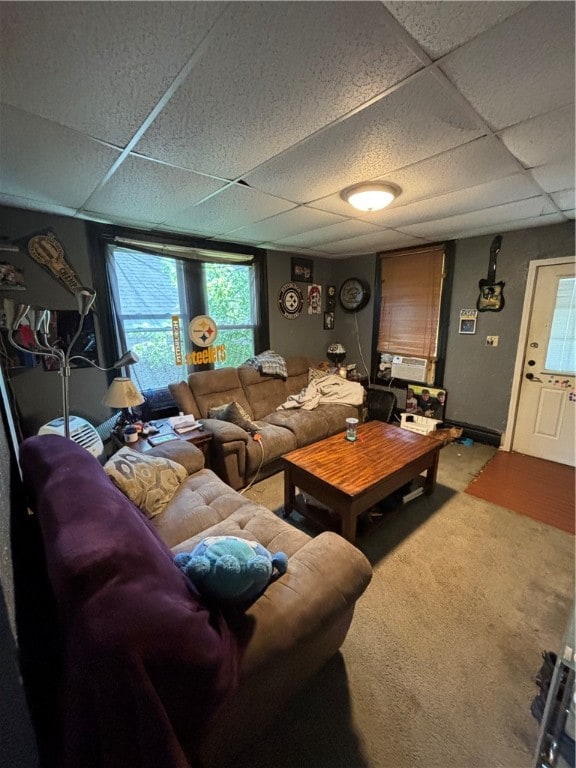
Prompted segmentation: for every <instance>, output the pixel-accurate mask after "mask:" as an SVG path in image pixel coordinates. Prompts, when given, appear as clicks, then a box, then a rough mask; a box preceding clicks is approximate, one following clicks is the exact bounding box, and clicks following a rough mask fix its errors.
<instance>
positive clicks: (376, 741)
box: [234, 444, 574, 768]
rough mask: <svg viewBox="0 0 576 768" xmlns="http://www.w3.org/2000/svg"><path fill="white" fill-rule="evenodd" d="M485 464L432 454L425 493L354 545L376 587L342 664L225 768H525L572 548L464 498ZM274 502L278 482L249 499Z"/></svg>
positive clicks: (565, 600) (463, 452) (534, 524)
mask: <svg viewBox="0 0 576 768" xmlns="http://www.w3.org/2000/svg"><path fill="white" fill-rule="evenodd" d="M494 453H495V450H494V449H493V448H491V447H489V446H484V445H480V444H475V445H474V446H471V447H465V446H461V445H457V444H452V445H449V446H447V447H446V448H443V449H442V451H441V454H440V466H439V471H438V485H437V487H436V490H435V492H434V494H433V495H432V496H429V497H424V496H421V497H419V498H416V499H414V500H413V501H411V502H409V503H408V504H406V505H404V506H402V507H400V508H399V509H397V510H396V511H394V512H390V513H389V514H386V515H385V516H384V519H383V520H382V522H381V524H380V525H379V527H378V528H377V530H374V531H372V532H367V533H366V534H365V535H363V536H360V538H359V540H358V546H359V547H360V549H362V551H363V552H364V553H365V554H366V556H367V557H368V559H369V560H370V562H371V563H372V565H373V568H374V576H373V579H372V582H371V584H370V585H369V587H368V589H367V590H366V592H365V593H364V595H363V596H362V597H361V598H360V600H359V601H358V603H357V607H356V612H355V616H354V620H353V622H352V626H351V628H350V631H349V633H348V636H347V638H346V640H345V642H344V644H343V646H342V648H341V651H340V652H339V653H338V654H337V655H336V656H335V657H334V658H333V659H332V660H331V661H330V662H329V663H328V664H327V665H326V666H325V667H324V669H322V670H321V671H320V672H319V673H318V675H316V676H315V677H314V678H313V679H312V680H311V681H309V683H308V684H307V686H306V687H305V689H304V690H302V691H301V692H300V693H299V694H297V695H296V696H295V697H294V698H293V699H292V701H291V702H290V703H289V704H288V705H287V706H286V708H285V710H284V711H283V713H282V716H281V717H279V718H277V720H276V721H275V722H274V724H273V725H272V727H271V728H269V729H268V731H267V732H265V733H263V734H262V736H261V738H260V740H259V742H258V744H257V745H256V746H255V747H254V748H253V749H251V750H250V751H249V752H248V753H246V754H244V755H243V756H241V757H240V758H239V759H237V760H235V761H234V766H235V768H249V767H250V768H264V767H265V766H266V768H269V766H271V765H273V766H274V767H275V768H297V767H300V766H305V767H306V768H308V767H310V768H388V767H390V768H436V767H438V768H446V766H451V767H452V768H488V767H490V768H531V766H532V765H533V760H534V750H535V746H536V743H537V739H538V723H537V722H536V721H535V720H534V718H533V717H532V715H531V714H530V702H531V700H532V698H533V697H534V695H535V694H536V691H537V689H536V686H535V683H534V676H535V674H536V672H537V670H538V668H539V666H540V663H541V652H542V650H544V649H550V650H556V651H557V650H559V648H560V644H561V642H562V637H563V634H564V631H565V625H566V622H567V619H568V615H569V612H570V607H571V603H572V600H573V595H574V541H573V537H572V536H570V535H569V534H567V533H565V532H563V531H561V530H558V529H557V528H554V527H552V526H549V525H545V524H543V523H541V522H538V521H536V520H533V519H531V518H529V517H526V516H523V515H518V514H515V513H514V512H510V511H508V510H507V509H505V508H503V507H502V506H500V505H495V504H492V503H490V502H488V501H485V500H483V499H479V498H476V497H474V496H472V495H470V494H468V493H465V490H466V488H467V487H468V486H469V484H470V482H471V480H472V479H473V478H474V477H476V476H477V475H478V474H479V472H480V470H481V469H482V467H483V466H484V465H485V464H486V462H487V461H488V460H489V459H491V458H492V456H493V455H494ZM282 494H283V478H282V474H279V475H275V476H273V477H270V478H267V479H266V480H263V481H262V482H260V483H257V484H255V485H254V486H253V487H252V488H251V489H250V490H249V491H248V492H247V495H248V496H249V497H250V498H252V499H253V500H255V501H258V502H260V503H262V504H264V505H265V506H267V507H268V508H269V509H272V510H274V511H276V512H277V513H279V510H280V509H281V506H282ZM291 519H292V518H291ZM292 522H293V524H295V525H298V526H299V527H303V528H304V529H307V527H308V524H307V522H306V521H305V520H304V519H303V518H299V517H297V516H296V515H294V516H293V520H292ZM309 532H310V533H312V534H314V533H315V531H314V530H312V529H310V530H309ZM270 696H274V691H270ZM263 706H265V702H263Z"/></svg>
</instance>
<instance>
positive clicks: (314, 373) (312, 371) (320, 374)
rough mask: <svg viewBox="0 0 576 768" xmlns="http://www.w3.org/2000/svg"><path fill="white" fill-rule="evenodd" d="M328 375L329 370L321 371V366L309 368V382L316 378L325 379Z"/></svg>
mask: <svg viewBox="0 0 576 768" xmlns="http://www.w3.org/2000/svg"><path fill="white" fill-rule="evenodd" d="M325 376H328V371H321V370H320V369H319V368H308V384H310V382H311V381H315V380H316V379H323V378H324V377H325Z"/></svg>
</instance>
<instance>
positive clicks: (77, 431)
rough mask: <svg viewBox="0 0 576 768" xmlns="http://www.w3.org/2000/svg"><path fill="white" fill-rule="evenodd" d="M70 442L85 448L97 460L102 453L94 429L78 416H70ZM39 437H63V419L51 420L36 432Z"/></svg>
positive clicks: (102, 447) (100, 441)
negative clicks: (72, 441)
mask: <svg viewBox="0 0 576 768" xmlns="http://www.w3.org/2000/svg"><path fill="white" fill-rule="evenodd" d="M69 425H70V440H74V442H75V443H78V445H81V446H82V448H86V450H87V451H88V453H91V454H92V456H95V457H96V458H97V459H98V458H100V456H101V455H102V454H103V453H104V443H103V442H102V440H101V439H100V435H99V434H98V432H96V429H95V428H94V427H93V426H92V424H90V422H89V421H86V419H82V418H80V416H70V420H69ZM38 434H39V435H62V437H64V417H63V416H60V418H58V419H52V421H49V422H48V423H47V424H44V425H43V426H41V427H40V429H39V430H38Z"/></svg>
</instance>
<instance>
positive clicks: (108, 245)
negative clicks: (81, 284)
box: [93, 227, 268, 399]
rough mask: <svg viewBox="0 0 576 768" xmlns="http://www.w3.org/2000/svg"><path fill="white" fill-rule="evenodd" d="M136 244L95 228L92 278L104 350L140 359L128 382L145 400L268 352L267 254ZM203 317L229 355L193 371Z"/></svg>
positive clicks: (165, 242) (176, 243)
mask: <svg viewBox="0 0 576 768" xmlns="http://www.w3.org/2000/svg"><path fill="white" fill-rule="evenodd" d="M136 236H137V235H136V234H135V233H134V232H131V231H127V230H122V231H121V232H120V234H118V231H117V230H113V229H112V228H106V227H94V242H95V243H96V246H95V247H94V249H93V254H96V256H97V258H95V259H93V271H94V277H95V282H96V284H97V285H96V287H97V292H98V296H99V309H102V310H104V311H103V312H99V321H100V327H101V333H102V335H103V340H104V347H106V346H107V347H108V349H109V352H110V355H111V356H112V357H113V356H114V353H115V352H117V351H118V350H122V351H123V350H126V349H130V350H132V351H133V352H134V353H136V355H138V357H139V362H138V363H137V364H136V365H134V366H132V367H131V368H130V376H131V377H132V378H133V379H134V382H135V383H136V385H137V386H138V387H139V388H140V390H141V391H142V392H145V393H147V394H150V393H156V394H157V395H158V396H161V399H162V397H163V395H162V393H163V392H165V391H166V388H167V386H168V384H169V383H171V382H176V381H181V380H185V379H186V378H187V376H188V374H189V373H191V372H192V371H194V370H198V369H205V368H213V367H214V368H219V367H224V366H234V367H236V366H238V365H241V364H242V363H243V362H244V361H245V360H247V359H248V358H250V357H253V356H254V355H255V354H258V353H259V352H261V351H262V350H263V349H265V348H266V347H267V345H268V328H267V315H266V301H265V298H264V299H263V297H265V296H266V290H265V280H266V277H265V262H264V254H263V252H259V251H258V249H249V248H247V247H244V246H234V245H232V244H230V247H229V250H228V246H227V245H226V249H225V250H224V249H221V250H216V247H215V244H213V243H211V242H206V243H202V246H201V247H199V246H198V241H197V240H194V241H193V242H187V240H186V239H185V238H175V237H168V236H166V237H162V239H161V240H160V239H159V238H158V237H153V236H149V237H146V239H144V237H143V238H142V239H134V238H135V237H136ZM219 245H222V244H219ZM102 256H103V257H104V258H101V257H102ZM198 315H208V316H209V317H210V318H211V319H212V320H213V321H214V323H215V324H216V326H217V329H218V335H217V339H216V342H215V345H218V347H219V348H221V346H222V345H223V346H224V350H225V351H224V353H222V351H220V353H219V355H218V357H217V359H214V360H213V362H210V363H208V364H206V363H203V364H201V365H200V364H195V363H197V361H198V360H199V359H200V357H201V355H198V354H196V355H194V354H193V353H194V352H197V351H198V349H199V348H198V347H196V346H194V345H193V344H192V341H191V339H190V336H189V324H190V321H191V320H192V319H193V318H194V317H197V316H198ZM179 347H180V348H179ZM205 357H206V356H205ZM213 357H214V356H213Z"/></svg>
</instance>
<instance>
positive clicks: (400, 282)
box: [377, 245, 445, 361]
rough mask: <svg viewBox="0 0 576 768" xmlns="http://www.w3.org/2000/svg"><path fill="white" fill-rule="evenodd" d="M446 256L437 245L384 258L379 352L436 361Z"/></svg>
mask: <svg viewBox="0 0 576 768" xmlns="http://www.w3.org/2000/svg"><path fill="white" fill-rule="evenodd" d="M444 253H445V248H444V245H437V246H429V247H428V246H427V247H423V248H415V249H410V250H406V251H395V252H394V253H393V254H389V253H383V254H381V255H380V266H381V281H382V282H381V286H382V287H381V291H382V293H381V305H380V326H379V331H378V347H377V349H378V352H388V353H391V354H395V355H411V356H414V357H425V358H427V359H428V360H430V361H434V360H435V359H436V356H437V353H438V325H439V319H440V299H441V296H442V283H443V279H444Z"/></svg>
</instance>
